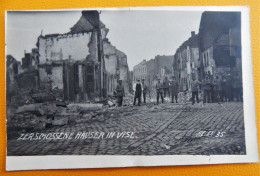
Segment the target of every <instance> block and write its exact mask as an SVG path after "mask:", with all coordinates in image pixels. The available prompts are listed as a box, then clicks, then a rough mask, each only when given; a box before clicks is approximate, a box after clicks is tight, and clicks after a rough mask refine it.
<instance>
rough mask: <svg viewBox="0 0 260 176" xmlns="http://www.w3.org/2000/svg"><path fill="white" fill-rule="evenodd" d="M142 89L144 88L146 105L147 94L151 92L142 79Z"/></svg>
mask: <svg viewBox="0 0 260 176" xmlns="http://www.w3.org/2000/svg"><path fill="white" fill-rule="evenodd" d="M142 87H143V98H144V103H146V94H147V92H148V91H149V90H148V87H147V85H146V84H145V82H144V79H142Z"/></svg>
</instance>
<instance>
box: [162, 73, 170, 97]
mask: <svg viewBox="0 0 260 176" xmlns="http://www.w3.org/2000/svg"><path fill="white" fill-rule="evenodd" d="M163 92H164V98H165V97H166V94H167V93H168V95H169V97H170V91H169V80H168V78H167V77H165V78H164V80H163Z"/></svg>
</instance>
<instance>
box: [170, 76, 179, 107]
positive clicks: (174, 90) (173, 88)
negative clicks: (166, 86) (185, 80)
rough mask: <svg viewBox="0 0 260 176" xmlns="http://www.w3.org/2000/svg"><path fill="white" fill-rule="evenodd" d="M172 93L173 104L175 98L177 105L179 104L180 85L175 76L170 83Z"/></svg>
mask: <svg viewBox="0 0 260 176" xmlns="http://www.w3.org/2000/svg"><path fill="white" fill-rule="evenodd" d="M170 91H171V96H172V103H173V100H174V97H175V101H176V103H178V93H179V85H178V82H177V81H176V79H175V77H174V76H173V77H172V80H171V81H170Z"/></svg>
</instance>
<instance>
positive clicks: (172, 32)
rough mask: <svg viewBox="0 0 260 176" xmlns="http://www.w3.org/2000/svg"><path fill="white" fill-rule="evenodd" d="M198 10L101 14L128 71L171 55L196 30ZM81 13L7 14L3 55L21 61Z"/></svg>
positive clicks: (69, 26)
mask: <svg viewBox="0 0 260 176" xmlns="http://www.w3.org/2000/svg"><path fill="white" fill-rule="evenodd" d="M201 14H202V12H201V11H137V10H131V11H129V10H128V11H102V12H101V14H100V19H101V21H102V22H103V23H104V24H105V25H106V27H107V28H108V29H109V32H108V35H107V38H108V39H109V41H110V42H111V44H112V45H114V46H116V48H117V49H118V50H120V51H122V52H124V53H125V54H126V55H127V60H128V65H129V68H130V70H132V69H133V67H134V66H135V65H137V64H138V63H140V62H141V61H142V60H144V59H146V60H150V59H152V58H154V57H155V56H156V55H174V53H175V51H176V49H177V48H178V47H179V46H180V45H181V44H182V43H183V42H184V41H185V40H187V39H188V38H189V37H190V36H191V31H195V32H196V34H197V33H198V30H199V24H200V18H201ZM80 16H81V11H45V12H44V11H38V12H35V11H34V12H8V15H7V22H6V23H7V27H6V28H7V34H6V46H7V52H6V54H11V55H12V56H14V57H15V58H16V59H17V60H21V58H22V57H23V56H24V51H25V50H26V52H30V51H31V49H32V48H35V47H36V42H37V38H38V36H39V35H40V34H41V33H42V34H43V35H47V34H55V33H66V32H69V30H70V28H71V27H72V26H73V25H74V24H75V23H76V22H77V21H78V20H79V18H80Z"/></svg>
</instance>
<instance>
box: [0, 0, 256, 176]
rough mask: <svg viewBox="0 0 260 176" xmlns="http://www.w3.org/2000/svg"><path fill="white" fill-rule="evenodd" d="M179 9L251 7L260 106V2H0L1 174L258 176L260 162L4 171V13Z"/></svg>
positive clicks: (253, 52) (41, 0)
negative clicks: (14, 11) (67, 10)
mask: <svg viewBox="0 0 260 176" xmlns="http://www.w3.org/2000/svg"><path fill="white" fill-rule="evenodd" d="M176 5H178V6H180V5H189V6H191V5H197V6H198V5H248V6H249V7H250V27H251V29H250V30H251V31H250V32H251V46H252V58H253V72H254V86H255V98H256V99H255V103H256V107H258V106H259V105H260V92H259V90H260V76H259V75H260V67H259V66H260V48H259V47H260V40H259V36H260V28H259V26H260V11H259V9H260V3H259V0H216V1H209V0H174V1H173V0H165V1H155V0H153V1H146V0H106V1H104V0H95V1H93V0H67V1H65V0H56V1H53V0H34V1H30V0H23V1H17V0H0V9H1V10H0V26H1V29H0V56H1V66H0V73H1V76H0V96H1V97H2V98H1V100H2V101H0V108H1V116H0V117H1V120H0V129H1V131H0V143H1V145H0V151H1V154H0V156H1V157H0V162H1V165H0V175H16V176H22V175H24V176H25V175H26V176H36V175H37V176H41V175H54V176H57V175H64V176H67V175H68V176H71V175H106V176H107V175H115V176H117V175H182V176H188V175H194V176H202V175H211V176H214V175H232V176H233V175H236V176H242V175H243V176H244V175H245V176H259V175H260V163H255V164H228V165H204V166H171V167H149V168H147V167H142V168H119V169H117V168H113V169H81V170H55V171H53V170H51V171H23V172H5V157H4V156H5V149H6V137H5V100H4V97H5V78H4V77H5V71H4V69H5V68H4V62H5V61H4V58H5V56H4V55H5V54H4V46H5V45H4V10H18V9H19V10H21V9H26V10H27V9H58V8H84V7H122V6H176ZM259 113H260V110H257V109H256V115H257V128H258V131H257V132H258V144H259V146H260V125H259V124H260V118H259Z"/></svg>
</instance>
